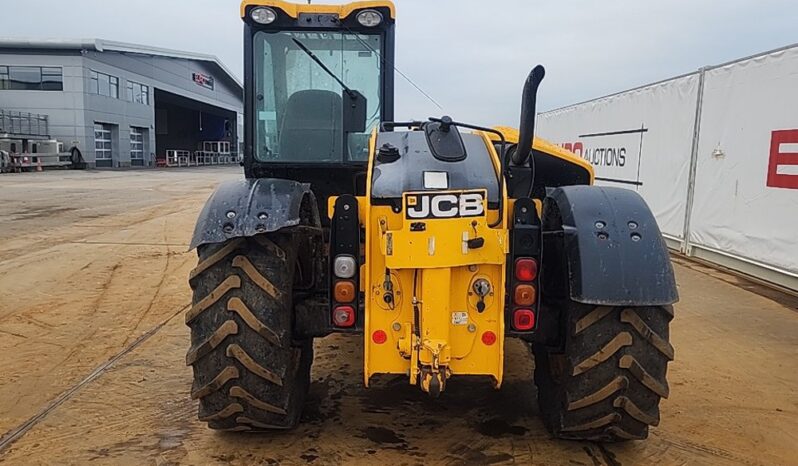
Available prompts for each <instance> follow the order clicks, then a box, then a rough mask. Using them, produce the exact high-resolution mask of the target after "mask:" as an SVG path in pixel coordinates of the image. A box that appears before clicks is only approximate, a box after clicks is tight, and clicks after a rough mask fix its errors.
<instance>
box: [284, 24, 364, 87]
mask: <svg viewBox="0 0 798 466" xmlns="http://www.w3.org/2000/svg"><path fill="white" fill-rule="evenodd" d="M291 40H293V41H294V43H295V44H296V45H298V46H299V48H301V49H302V51H303V52H305V53H306V54H308V56H309V57H310V58H311V59H312V60H313V61H315V62H316V64H318V65H319V66H320V67H321V69H323V70H324V71H325V72H326V73H327V74H329V75H330V77H332V78H333V79H334V80H336V81H337V82H338V84H340V85H341V87H342V88H344V91H345V92H346V93H347V95H349V97H351V98H353V99H354V98H355V91H353V90H352V89H350V88H349V87H348V86H347V85H346V84H344V82H343V81H341V79H340V78H339V77H338V76H336V75H335V73H333V72H332V70H330V69H329V68H327V65H325V64H324V63H323V62H322V61H321V60H319V57H317V56H316V55H315V54H314V53H313V52H311V51H310V49H309V48H307V47H306V46H305V44H303V43H302V42H300V41H299V40H298V39H296V38H295V37H292V38H291Z"/></svg>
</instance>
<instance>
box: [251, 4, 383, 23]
mask: <svg viewBox="0 0 798 466" xmlns="http://www.w3.org/2000/svg"><path fill="white" fill-rule="evenodd" d="M249 6H268V7H271V8H274V9H277V10H281V11H282V12H284V13H285V14H287V15H288V16H290V17H292V18H294V19H296V18H299V14H300V13H331V14H337V15H338V17H339V18H346V17H348V16H349V15H351V14H352V13H353V12H355V11H357V10H362V9H366V8H387V9H388V10H389V11H390V12H391V19H394V18H396V7H394V4H393V2H391V1H389V0H370V1H363V2H352V3H346V4H343V5H321V4H318V5H317V4H307V3H292V2H285V1H282V0H243V1H242V2H241V17H242V18H244V17H246V11H247V7H249Z"/></svg>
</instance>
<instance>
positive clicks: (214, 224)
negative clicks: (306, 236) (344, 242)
mask: <svg viewBox="0 0 798 466" xmlns="http://www.w3.org/2000/svg"><path fill="white" fill-rule="evenodd" d="M303 216H304V217H307V218H305V223H306V224H308V225H310V226H318V225H320V220H319V214H318V208H317V207H316V199H315V197H314V195H313V192H312V191H311V190H310V185H308V184H304V183H299V182H296V181H292V180H283V179H276V178H259V179H250V178H247V179H242V180H232V181H226V182H224V183H222V184H220V185H219V186H218V187H217V188H216V191H214V192H213V194H211V197H210V198H209V199H208V202H206V203H205V207H203V209H202V212H200V215H199V218H198V219H197V224H196V226H195V227H194V235H193V236H192V238H191V245H190V246H189V249H194V248H196V247H198V246H200V245H202V244H209V243H222V242H225V241H228V240H231V239H233V238H241V237H251V236H255V235H259V234H263V233H270V232H273V231H277V230H279V229H281V228H286V227H292V226H296V225H299V224H300V223H302V221H303Z"/></svg>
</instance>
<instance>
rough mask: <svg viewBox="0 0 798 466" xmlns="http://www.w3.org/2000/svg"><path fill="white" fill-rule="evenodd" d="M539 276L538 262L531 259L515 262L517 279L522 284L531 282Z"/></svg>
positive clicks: (521, 259) (523, 258)
mask: <svg viewBox="0 0 798 466" xmlns="http://www.w3.org/2000/svg"><path fill="white" fill-rule="evenodd" d="M537 276H538V262H537V261H536V260H535V259H532V258H529V257H522V258H520V259H516V261H515V278H516V279H517V280H519V281H522V282H531V281H533V280H534V279H535V278H537Z"/></svg>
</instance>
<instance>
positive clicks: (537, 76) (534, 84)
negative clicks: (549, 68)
mask: <svg viewBox="0 0 798 466" xmlns="http://www.w3.org/2000/svg"><path fill="white" fill-rule="evenodd" d="M544 76H546V69H545V68H543V66H542V65H538V66H536V67H534V68H533V69H532V71H530V72H529V76H527V78H526V82H525V83H524V94H523V96H522V97H521V124H520V126H519V129H518V132H519V134H518V146H517V147H516V149H515V152H514V153H513V156H512V159H511V161H510V164H511V165H514V166H517V167H518V166H524V165H526V163H527V162H528V161H529V156H530V154H531V153H532V152H531V148H532V140H533V137H534V136H535V115H536V106H537V97H538V86H540V82H541V81H543V77H544Z"/></svg>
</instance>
